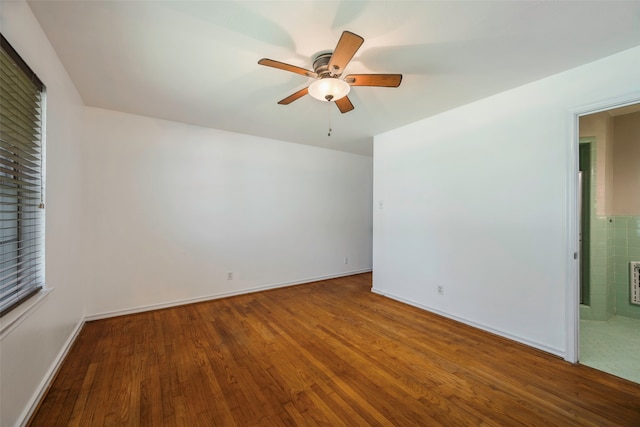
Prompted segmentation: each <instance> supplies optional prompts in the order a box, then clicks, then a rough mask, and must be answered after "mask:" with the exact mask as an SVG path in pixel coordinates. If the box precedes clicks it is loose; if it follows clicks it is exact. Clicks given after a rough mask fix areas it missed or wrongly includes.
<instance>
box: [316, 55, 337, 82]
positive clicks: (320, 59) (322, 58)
mask: <svg viewBox="0 0 640 427" xmlns="http://www.w3.org/2000/svg"><path fill="white" fill-rule="evenodd" d="M332 54H333V52H327V53H321V54H320V55H318V56H316V58H315V59H314V60H313V71H315V72H316V74H317V75H318V77H320V78H321V79H322V78H325V77H331V76H332V74H331V71H330V70H329V61H330V60H331V55H332Z"/></svg>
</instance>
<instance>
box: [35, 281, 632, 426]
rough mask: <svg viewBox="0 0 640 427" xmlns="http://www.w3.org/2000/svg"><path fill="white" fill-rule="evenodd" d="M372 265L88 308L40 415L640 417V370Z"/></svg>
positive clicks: (353, 420)
mask: <svg viewBox="0 0 640 427" xmlns="http://www.w3.org/2000/svg"><path fill="white" fill-rule="evenodd" d="M370 289H371V274H360V275H355V276H348V277H343V278H339V279H333V280H325V281H319V282H315V283H310V284H305V285H300V286H292V287H288V288H281V289H275V290H271V291H265V292H260V293H253V294H247V295H239V296H235V297H230V298H225V299H220V300H215V301H209V302H204V303H198V304H191V305H185V306H180V307H174V308H170V309H163V310H158V311H153V312H146V313H140V314H135V315H129V316H122V317H116V318H111V319H104V320H100V321H94V322H89V323H87V324H86V325H85V326H84V327H83V329H82V330H81V331H80V334H79V336H78V338H77V339H76V342H75V343H74V345H73V346H72V348H71V350H70V351H69V354H68V355H67V358H66V359H65V361H64V363H63V364H62V366H61V368H60V370H59V372H58V374H57V376H56V378H55V380H54V382H53V384H52V385H51V387H50V389H49V390H48V392H47V394H46V395H45V397H44V398H43V400H42V402H41V404H40V406H39V409H38V411H37V412H36V413H35V414H34V416H33V417H32V420H31V422H30V425H31V426H70V425H80V426H103V425H105V426H106V425H117V426H216V425H219V426H225V427H226V426H316V425H317V426H326V425H329V426H339V425H345V426H359V425H371V426H416V425H487V426H505V425H531V426H540V425H544V426H545V427H547V426H548V427H552V426H563V427H564V426H568V425H571V426H596V425H597V426H640V385H639V384H635V383H632V382H629V381H626V380H623V379H620V378H616V377H614V376H611V375H608V374H605V373H602V372H599V371H596V370H593V369H591V368H588V367H586V366H582V365H572V364H569V363H567V362H564V361H563V360H561V359H559V358H557V357H555V356H552V355H549V354H546V353H544V352H541V351H538V350H535V349H532V348H529V347H526V346H524V345H521V344H518V343H515V342H512V341H510V340H507V339H504V338H501V337H498V336H495V335H492V334H489V333H486V332H483V331H480V330H478V329H475V328H472V327H470V326H466V325H462V324H460V323H457V322H455V321H453V320H450V319H446V318H442V317H440V316H437V315H435V314H432V313H428V312H426V311H423V310H420V309H418V308H416V307H411V306H407V305H405V304H402V303H400V302H397V301H393V300H390V299H387V298H385V297H383V296H381V295H377V294H373V293H371V292H370Z"/></svg>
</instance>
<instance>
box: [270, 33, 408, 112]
mask: <svg viewBox="0 0 640 427" xmlns="http://www.w3.org/2000/svg"><path fill="white" fill-rule="evenodd" d="M362 43H364V39H363V38H362V37H360V36H359V35H357V34H354V33H352V32H350V31H344V32H343V33H342V36H340V40H338V44H337V45H336V49H335V51H333V52H328V53H321V54H319V55H317V56H316V57H315V58H314V60H313V71H311V70H307V69H305V68H301V67H296V66H295V65H290V64H285V63H284V62H279V61H274V60H273V59H267V58H262V59H261V60H260V61H258V64H260V65H264V66H267V67H273V68H278V69H280V70H285V71H290V72H292V73H296V74H301V75H303V76H307V77H311V78H314V79H316V80H315V81H314V82H312V83H311V84H310V85H309V86H308V87H305V88H304V89H300V90H299V91H297V92H296V93H294V94H291V95H289V96H287V97H286V98H284V99H283V100H281V101H280V102H278V104H281V105H289V104H291V103H292V102H293V101H295V100H296V99H299V98H301V97H303V96H305V95H306V94H309V95H311V96H312V97H314V98H316V99H318V100H320V101H325V102H332V101H333V102H335V103H336V106H337V107H338V109H339V110H340V112H342V113H347V112H349V111H351V110H353V108H354V107H353V104H352V103H351V101H350V100H349V97H347V94H348V93H349V91H350V90H351V86H377V87H398V86H400V82H401V81H402V74H349V75H347V76H346V77H344V78H341V76H342V73H343V72H344V70H345V68H346V67H347V65H349V62H350V61H351V59H352V58H353V56H354V55H355V54H356V52H357V51H358V49H359V48H360V46H362Z"/></svg>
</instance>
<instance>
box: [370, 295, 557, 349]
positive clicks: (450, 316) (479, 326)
mask: <svg viewBox="0 0 640 427" xmlns="http://www.w3.org/2000/svg"><path fill="white" fill-rule="evenodd" d="M371 292H373V293H376V294H378V295H382V296H383V297H386V298H391V299H393V300H396V301H400V302H402V303H405V304H408V305H411V306H413V307H417V308H419V309H422V310H425V311H428V312H430V313H434V314H437V315H439V316H442V317H446V318H448V319H451V320H455V321H456V322H460V323H464V324H465V325H469V326H472V327H474V328H477V329H481V330H483V331H485V332H489V333H491V334H494V335H498V336H500V337H503V338H507V339H509V340H511V341H516V342H518V343H520V344H524V345H526V346H529V347H533V348H535V349H537V350H542V351H544V352H546V353H551V354H553V355H555V356H560V357H562V358H564V357H565V352H564V351H563V350H561V349H558V348H553V347H549V346H547V345H544V344H541V343H539V342H535V341H531V340H528V339H526V338H522V337H519V336H516V335H512V334H510V333H508V332H504V331H501V330H497V329H494V328H491V327H489V326H486V325H483V324H481V323H478V322H475V321H473V320H469V319H465V318H463V317H459V316H455V315H453V314H450V313H446V312H444V311H441V310H437V309H435V308H433V307H429V306H426V305H424V304H421V303H419V302H416V301H413V300H409V299H406V298H403V297H400V296H397V295H393V294H390V293H388V292H383V291H380V290H379V289H375V288H372V289H371Z"/></svg>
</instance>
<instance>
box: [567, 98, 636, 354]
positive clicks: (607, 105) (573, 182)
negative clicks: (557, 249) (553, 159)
mask: <svg viewBox="0 0 640 427" xmlns="http://www.w3.org/2000/svg"><path fill="white" fill-rule="evenodd" d="M638 103H640V92H633V93H630V94H627V95H624V96H620V97H617V98H611V99H608V100H604V101H600V102H597V103H594V104H590V105H585V106H583V107H579V108H576V109H573V110H570V111H569V117H568V123H569V124H570V125H569V143H568V157H569V165H568V167H567V175H566V188H567V193H566V194H567V213H568V215H567V228H566V230H567V256H566V265H567V276H568V277H567V282H566V289H565V302H566V307H565V314H566V315H565V337H566V350H565V357H564V359H565V360H566V361H568V362H571V363H578V361H579V358H580V263H579V257H578V255H579V250H580V246H579V245H580V244H579V241H578V236H579V233H580V230H579V227H580V220H579V218H578V215H579V214H580V209H579V207H578V198H579V188H578V187H579V183H578V172H579V167H578V155H579V149H580V148H579V144H580V131H579V120H580V117H581V116H585V115H588V114H594V113H599V112H602V111H607V110H612V109H614V108H620V107H626V106H627V105H632V104H638Z"/></svg>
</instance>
